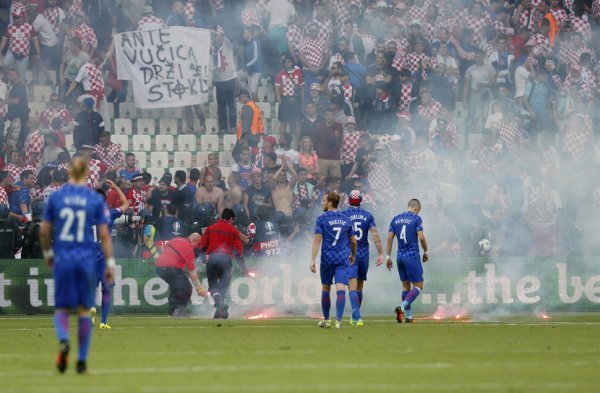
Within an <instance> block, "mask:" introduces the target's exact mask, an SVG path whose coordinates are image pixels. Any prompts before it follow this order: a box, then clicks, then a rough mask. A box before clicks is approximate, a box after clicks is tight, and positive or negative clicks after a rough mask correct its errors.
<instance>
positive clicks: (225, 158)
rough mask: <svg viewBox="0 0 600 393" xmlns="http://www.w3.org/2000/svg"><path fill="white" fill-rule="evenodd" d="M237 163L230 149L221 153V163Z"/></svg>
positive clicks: (223, 164) (227, 164)
mask: <svg viewBox="0 0 600 393" xmlns="http://www.w3.org/2000/svg"><path fill="white" fill-rule="evenodd" d="M234 163H235V161H233V157H232V156H231V152H230V151H222V152H220V153H219V165H221V166H226V167H230V166H232V165H233V164H234Z"/></svg>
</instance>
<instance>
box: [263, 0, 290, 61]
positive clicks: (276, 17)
mask: <svg viewBox="0 0 600 393" xmlns="http://www.w3.org/2000/svg"><path fill="white" fill-rule="evenodd" d="M265 12H266V13H268V14H269V15H270V21H269V32H268V34H269V41H271V43H272V44H273V45H274V46H275V47H276V48H277V50H278V51H279V53H280V54H284V53H286V52H287V50H288V47H287V26H288V24H289V23H290V21H292V20H293V18H294V17H295V16H296V8H295V7H294V5H293V4H292V3H291V2H290V1H289V0H271V1H270V2H269V4H267V5H266V7H265Z"/></svg>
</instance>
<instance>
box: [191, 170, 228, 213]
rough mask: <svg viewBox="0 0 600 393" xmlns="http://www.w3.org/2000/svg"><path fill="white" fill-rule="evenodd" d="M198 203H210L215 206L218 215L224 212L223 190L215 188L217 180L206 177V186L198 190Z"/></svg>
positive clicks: (209, 176)
mask: <svg viewBox="0 0 600 393" xmlns="http://www.w3.org/2000/svg"><path fill="white" fill-rule="evenodd" d="M195 198H196V203H197V204H198V205H201V204H203V203H210V204H211V205H213V206H214V208H215V209H216V211H217V214H219V215H221V212H223V190H221V189H220V188H219V187H215V180H214V178H213V177H212V176H211V175H206V176H204V185H203V186H202V187H200V188H198V189H197V190H196V195H195Z"/></svg>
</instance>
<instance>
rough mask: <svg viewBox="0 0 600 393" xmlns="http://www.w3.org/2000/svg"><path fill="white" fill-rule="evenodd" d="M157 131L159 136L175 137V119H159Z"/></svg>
mask: <svg viewBox="0 0 600 393" xmlns="http://www.w3.org/2000/svg"><path fill="white" fill-rule="evenodd" d="M158 131H159V133H160V134H166V135H177V119H160V120H159V121H158Z"/></svg>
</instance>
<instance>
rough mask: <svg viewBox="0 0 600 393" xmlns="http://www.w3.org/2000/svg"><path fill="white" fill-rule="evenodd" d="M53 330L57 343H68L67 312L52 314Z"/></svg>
mask: <svg viewBox="0 0 600 393" xmlns="http://www.w3.org/2000/svg"><path fill="white" fill-rule="evenodd" d="M54 329H55V330H56V338H58V341H59V342H60V341H69V313H68V312H67V311H56V312H55V313H54Z"/></svg>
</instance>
